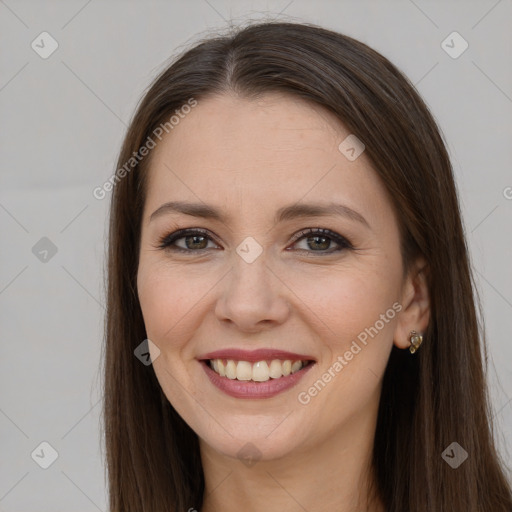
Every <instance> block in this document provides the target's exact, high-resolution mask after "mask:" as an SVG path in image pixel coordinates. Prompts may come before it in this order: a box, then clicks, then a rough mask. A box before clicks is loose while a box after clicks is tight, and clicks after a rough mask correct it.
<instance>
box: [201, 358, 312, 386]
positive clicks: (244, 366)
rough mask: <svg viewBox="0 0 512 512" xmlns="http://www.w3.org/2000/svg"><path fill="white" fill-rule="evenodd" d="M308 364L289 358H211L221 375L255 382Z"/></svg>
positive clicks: (212, 364) (213, 367) (286, 374)
mask: <svg viewBox="0 0 512 512" xmlns="http://www.w3.org/2000/svg"><path fill="white" fill-rule="evenodd" d="M306 364H307V361H291V360H290V359H287V360H285V361H281V360H280V359H273V360H272V361H258V362H256V363H250V362H249V361H234V360H233V359H228V360H227V361H226V360H225V359H224V360H222V359H210V367H211V368H212V369H213V370H214V371H215V372H216V373H218V374H219V375H220V376H221V377H227V378H228V379H231V380H234V379H237V380H241V381H248V380H253V381H255V382H265V381H267V380H269V379H279V378H280V377H286V376H288V375H290V374H291V373H295V372H298V371H299V370H300V369H301V368H303V367H304V366H305V365H306Z"/></svg>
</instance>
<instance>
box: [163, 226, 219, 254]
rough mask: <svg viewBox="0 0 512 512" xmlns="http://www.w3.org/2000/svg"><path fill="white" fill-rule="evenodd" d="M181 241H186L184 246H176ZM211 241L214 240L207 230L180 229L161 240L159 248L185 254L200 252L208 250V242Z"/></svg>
mask: <svg viewBox="0 0 512 512" xmlns="http://www.w3.org/2000/svg"><path fill="white" fill-rule="evenodd" d="M179 240H184V246H183V245H182V246H179V245H177V244H176V242H178V241H179ZM211 240H212V239H211V237H210V236H209V235H208V232H207V231H206V230H203V229H180V230H178V231H175V232H174V233H170V234H169V235H165V236H163V237H162V238H160V240H159V242H158V248H159V249H167V250H172V251H178V252H185V253H190V252H199V251H203V250H206V249H207V248H208V247H207V245H208V241H211Z"/></svg>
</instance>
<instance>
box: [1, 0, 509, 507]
mask: <svg viewBox="0 0 512 512" xmlns="http://www.w3.org/2000/svg"><path fill="white" fill-rule="evenodd" d="M269 16H272V17H280V18H283V19H288V20H293V21H308V22H313V23H317V24H320V25H323V26H325V27H327V28H331V29H334V30H337V31H341V32H344V33H346V34H348V35H351V36H353V37H356V38H358V39H360V40H362V41H364V42H366V43H367V44H369V45H370V46H372V47H374V48H375V49H377V50H378V51H380V52H381V53H383V54H384V55H385V56H386V57H388V58H389V59H390V60H391V61H392V62H394V63H395V64H396V65H398V66H399V67H400V68H401V69H402V70H403V71H405V73H406V74H407V75H408V76H409V77H410V79H411V80H412V81H413V82H414V83H415V84H416V86H417V87H418V90H419V91H420V93H421V94H422V96H423V98H424V99H425V100H426V101H427V103H428V105H429V106H430V107H431V109H432V111H433V113H434V115H435V117H436V118H437V120H438V122H439V124H440V127H441V129H442V131H443V133H444V135H445V137H446V140H447V143H448V148H449V151H450V154H451V157H452V161H453V166H454V170H455V173H456V179H457V183H458V187H459V190H460V195H461V202H462V210H463V215H464V222H465V226H466V230H467V239H468V244H469V248H470V251H471V257H472V263H473V266H474V269H475V275H476V278H477V281H478V285H479V293H480V295H481V298H482V301H483V306H484V318H485V325H486V329H487V335H488V343H489V382H490V390H491V395H492V403H493V408H494V418H495V421H496V426H497V436H498V443H499V447H500V450H501V453H502V456H503V458H504V459H505V461H506V462H507V464H508V465H509V467H511V466H512V400H511V399H512V363H511V361H512V343H511V336H510V334H511V332H512V329H511V326H512V322H511V318H512V276H511V271H510V262H511V261H512V241H511V229H510V221H511V219H512V188H510V187H512V172H511V169H512V165H511V163H512V152H511V133H512V130H511V128H512V126H511V125H512V117H511V114H512V65H511V60H510V55H512V31H511V30H510V26H511V20H512V1H511V0H501V1H496V0H489V1H487V0H482V1H478V2H469V1H462V0H460V1H456V0H453V1H448V2H447V1H445V2H441V1H438V2H433V1H422V0H415V1H414V2H413V1H409V0H402V1H386V2H383V1H381V2H377V1H375V2H369V1H357V2H356V1H341V2H340V1H338V2H334V1H325V0H324V1H320V2H319V1H316V2H308V1H303V0H292V1H290V0H283V1H273V2H271V1H268V2H263V1H253V2H250V1H239V2H234V1H232V2H229V1H225V0H209V1H205V0H192V1H189V2H186V3H185V2H177V1H167V2H161V1H160V2H157V1H151V2H142V1H129V2H127V1H125V2H121V1H100V0H92V1H88V2H87V1H85V0H80V1H66V2H64V1H60V2H56V1H46V2H42V1H41V2H40V1H37V2H36V1H32V2H30V1H17V0H4V1H1V0H0V46H1V48H2V52H1V55H0V59H1V60H0V72H1V77H0V111H1V115H2V128H1V132H0V148H1V154H0V159H1V160H0V161H1V174H0V184H1V186H0V229H1V234H2V243H1V246H0V247H1V266H0V320H1V341H2V351H1V358H0V365H1V367H0V389H1V395H0V438H1V440H2V442H1V455H0V511H1V512H8V511H9V512H10V511H17V512H20V511H34V510H38V511H40V512H45V511H53V512H55V511H62V510H67V511H69V510H74V511H96V510H103V511H104V510H106V492H105V489H106V487H105V481H104V464H103V454H102V449H101V439H100V431H99V426H100V423H99V422H100V411H101V375H100V372H99V364H100V359H101V348H102V333H103V314H104V306H103V305H104V294H103V265H104V243H105V236H106V216H107V207H108V197H109V196H108V195H107V198H106V199H103V200H97V199H95V198H94V197H93V195H92V191H93V189H94V188H95V187H97V186H101V185H102V184H103V183H104V181H105V180H106V179H107V178H108V177H109V176H110V175H111V174H112V173H113V172H114V170H115V161H116V158H117V153H118V151H119V147H120V143H121V140H122V137H123V135H124V131H125V127H126V124H127V123H128V121H129V119H130V116H131V115H132V113H133V110H134V108H135V105H136V102H137V100H138V99H139V97H140V95H141V93H142V91H143V89H144V88H145V87H146V86H147V85H148V84H149V82H150V80H151V79H152V78H153V77H154V76H155V75H156V74H157V73H158V72H159V71H160V70H161V69H163V67H164V66H165V64H166V62H167V61H168V59H169V58H170V57H172V55H173V54H175V52H176V51H177V50H178V49H180V48H181V47H183V45H184V44H189V43H192V42H193V41H195V40H196V39H197V38H198V37H199V36H200V35H205V34H207V33H209V32H210V31H211V30H213V29H215V28H220V27H225V26H226V25H227V24H228V23H229V22H230V21H231V22H235V23H239V22H243V21H247V20H249V19H259V18H262V17H269ZM43 31H47V32H49V33H50V34H51V36H52V37H53V38H54V39H55V40H56V41H57V42H58V45H59V46H58V49H57V50H56V51H55V52H54V53H53V54H52V55H51V56H49V57H48V58H46V59H43V58H41V57H40V56H39V55H38V54H37V53H36V52H35V51H34V50H33V49H32V47H31V43H32V41H34V40H35V41H36V43H37V42H38V41H40V38H38V36H39V34H41V32H43ZM453 31H457V32H459V33H460V34H461V35H462V37H463V38H464V39H465V40H466V41H467V42H468V44H469V48H468V49H467V50H466V51H465V52H464V53H463V54H462V55H460V56H459V57H458V58H452V57H451V56H449V55H448V54H447V53H446V52H445V51H444V50H443V48H442V46H441V43H442V41H443V40H444V39H445V38H446V37H447V36H448V35H449V34H450V33H452V32H453ZM39 44H40V45H41V43H39ZM450 44H451V43H450ZM454 44H455V43H454ZM457 45H458V43H456V44H455V49H457V48H460V46H457ZM45 48H46V49H48V48H49V44H48V41H47V43H46V44H45ZM43 237H47V238H48V239H49V240H50V241H51V243H52V244H54V246H55V248H56V249H57V252H56V254H54V255H52V252H51V250H50V252H48V253H44V252H42V251H43V250H44V249H45V247H46V249H47V250H48V241H46V240H43V241H42V242H40V239H41V238H43ZM38 243H39V244H40V245H36V244H38ZM41 244H42V245H41ZM45 244H46V245H45ZM34 246H36V249H34V251H33V247H34ZM43 441H46V442H48V443H49V444H50V445H51V446H52V447H53V448H54V449H55V450H56V451H57V453H58V458H57V459H56V460H55V462H54V463H53V464H52V465H51V466H50V467H49V468H48V469H42V468H41V467H40V466H39V465H38V464H36V462H35V460H33V458H32V457H31V453H32V452H34V450H35V449H36V448H38V447H39V445H40V443H41V442H43ZM43 449H44V447H43ZM37 453H39V454H40V457H39V459H38V458H37V457H36V456H34V459H36V460H42V459H43V458H44V457H43V456H42V455H41V449H40V448H38V450H36V454H37ZM43 453H44V454H45V455H44V456H45V457H49V454H50V452H49V451H48V449H46V451H45V452H43ZM469 456H471V454H469ZM47 460H49V459H47Z"/></svg>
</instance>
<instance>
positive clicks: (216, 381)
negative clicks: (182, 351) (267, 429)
mask: <svg viewBox="0 0 512 512" xmlns="http://www.w3.org/2000/svg"><path fill="white" fill-rule="evenodd" d="M198 362H199V363H200V364H201V366H202V367H203V369H204V371H205V372H206V375H207V377H208V379H209V381H210V382H211V383H212V384H213V385H214V387H215V388H217V389H219V390H220V391H222V392H224V393H225V394H227V395H230V396H232V397H234V398H247V399H250V398H271V397H273V396H275V395H277V394H279V393H282V392H284V391H286V390H288V389H290V388H292V387H293V386H295V385H296V384H297V383H298V382H299V381H300V380H301V379H302V378H303V377H304V375H305V374H306V373H307V372H308V371H309V370H310V369H311V368H312V367H313V366H314V365H315V364H316V360H315V359H313V358H312V357H311V356H308V355H303V354H294V353H291V352H285V351H277V350H266V349H260V350H255V351H247V350H238V349H232V350H222V351H220V350H219V351H216V352H211V353H209V354H204V355H202V356H201V357H200V358H198Z"/></svg>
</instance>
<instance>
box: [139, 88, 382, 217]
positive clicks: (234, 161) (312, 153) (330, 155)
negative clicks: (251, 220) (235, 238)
mask: <svg viewBox="0 0 512 512" xmlns="http://www.w3.org/2000/svg"><path fill="white" fill-rule="evenodd" d="M348 135H350V132H349V131H348V130H347V128H346V127H345V126H344V125H343V124H342V123H341V122H340V121H339V120H338V119H337V118H336V117H335V116H334V115H333V114H331V113H330V112H328V111H326V110H325V109H323V108H322V107H320V106H319V105H315V104H313V103H310V102H306V101H304V100H301V99H297V98H294V97H291V96H286V95H281V94H267V95H265V96H263V97H260V98H258V99H251V100H249V99H243V98H239V97H236V96H233V95H227V94H226V95H219V96H214V97H210V98H208V99H204V100H199V101H198V104H197V106H196V107H194V108H193V109H191V111H190V112H189V113H188V114H187V115H185V116H184V117H183V118H182V119H181V120H180V122H179V124H178V125H176V126H174V128H173V129H172V131H170V132H169V133H168V134H166V135H165V136H164V137H163V138H162V141H161V142H159V143H158V144H157V146H156V148H155V149H153V154H152V162H151V168H150V170H149V182H148V189H147V193H148V196H147V198H146V199H147V202H149V203H150V204H151V206H158V205H159V204H160V203H164V202H166V201H169V200H177V199H183V198H186V199H188V200H191V201H192V200H193V201H195V202H197V200H198V199H199V200H201V201H204V202H207V203H210V204H211V203H214V204H217V205H218V206H219V207H221V208H224V207H225V208H227V207H228V206H229V205H232V206H233V207H235V208H244V207H247V208H252V209H253V210H254V209H255V208H256V209H261V208H263V207H265V208H270V207H272V208H273V205H275V208H274V209H277V208H279V207H280V206H281V205H282V204H283V203H287V204H288V203H290V202H297V201H300V200H301V198H305V197H306V196H307V199H311V200H312V199H317V200H324V201H341V200H343V201H344V202H345V204H347V203H352V205H359V206H360V208H362V209H365V210H366V211H367V213H368V215H370V216H371V215H372V213H371V210H372V208H373V209H375V208H377V209H379V207H381V208H382V207H384V208H385V207H386V201H387V199H386V192H385V189H384V186H383V184H382V183H380V181H379V179H378V176H377V174H376V173H375V171H374V170H373V169H372V168H371V165H370V163H369V160H368V159H367V158H366V156H365V154H364V152H363V154H362V155H361V156H360V157H359V158H357V159H356V160H354V161H349V160H348V159H347V158H346V157H345V156H344V155H343V154H342V153H341V152H340V151H339V149H338V146H339V144H340V143H341V142H342V141H343V140H344V139H345V138H346V137H347V136H348ZM171 196H172V197H171ZM157 203H158V204H157ZM388 206H389V205H388ZM272 213H273V212H272Z"/></svg>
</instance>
